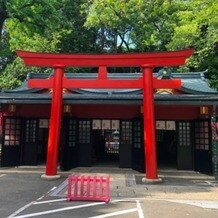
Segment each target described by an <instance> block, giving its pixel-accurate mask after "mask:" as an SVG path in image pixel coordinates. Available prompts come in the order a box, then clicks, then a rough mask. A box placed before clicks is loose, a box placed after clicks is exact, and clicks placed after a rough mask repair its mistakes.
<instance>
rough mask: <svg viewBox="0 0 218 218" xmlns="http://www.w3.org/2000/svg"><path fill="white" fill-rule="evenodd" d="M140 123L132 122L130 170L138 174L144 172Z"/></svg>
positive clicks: (138, 121) (140, 121)
mask: <svg viewBox="0 0 218 218" xmlns="http://www.w3.org/2000/svg"><path fill="white" fill-rule="evenodd" d="M142 123H143V122H142V120H139V119H137V120H133V142H132V168H133V169H134V170H137V171H139V172H145V157H144V156H145V154H144V144H143V126H142Z"/></svg>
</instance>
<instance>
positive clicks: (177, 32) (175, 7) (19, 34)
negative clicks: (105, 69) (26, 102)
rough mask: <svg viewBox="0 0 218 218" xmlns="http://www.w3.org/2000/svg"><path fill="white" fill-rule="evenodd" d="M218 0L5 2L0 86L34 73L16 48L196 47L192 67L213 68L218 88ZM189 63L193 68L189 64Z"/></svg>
mask: <svg viewBox="0 0 218 218" xmlns="http://www.w3.org/2000/svg"><path fill="white" fill-rule="evenodd" d="M217 31H218V3H217V1H214V0H204V1H201V0H189V1H184V0H0V33H1V34H0V72H1V75H0V86H1V87H5V88H10V87H15V86H17V85H19V84H20V82H21V81H22V80H23V79H24V78H25V76H26V73H27V72H28V71H34V72H47V71H49V69H37V68H26V67H25V66H24V65H23V64H22V62H21V60H20V59H18V58H16V53H15V51H16V50H17V49H21V50H31V51H39V52H62V53H120V52H141V51H165V50H175V49H184V48H187V47H194V48H195V54H194V55H193V57H192V58H191V59H190V60H189V61H188V63H187V66H186V67H183V68H180V69H178V71H181V72H184V71H186V72H187V70H191V71H197V70H206V69H208V73H207V77H208V78H210V79H211V84H212V85H213V86H215V87H218V75H217V67H218V66H217V63H218V60H217V59H218V54H217V53H218V51H217V50H218V32H217ZM187 67H188V68H187Z"/></svg>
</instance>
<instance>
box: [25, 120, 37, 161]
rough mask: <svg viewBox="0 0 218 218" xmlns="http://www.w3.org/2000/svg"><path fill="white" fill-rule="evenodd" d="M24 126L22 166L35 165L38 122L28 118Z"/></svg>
mask: <svg viewBox="0 0 218 218" xmlns="http://www.w3.org/2000/svg"><path fill="white" fill-rule="evenodd" d="M24 125H25V128H24V145H23V164H24V165H37V163H38V133H39V120H38V119H36V118H32V119H31V118H28V119H26V120H25V121H24Z"/></svg>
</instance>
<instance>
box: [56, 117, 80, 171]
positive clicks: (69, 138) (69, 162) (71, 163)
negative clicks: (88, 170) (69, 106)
mask: <svg viewBox="0 0 218 218" xmlns="http://www.w3.org/2000/svg"><path fill="white" fill-rule="evenodd" d="M60 155H61V158H60V167H61V169H62V170H70V169H72V168H74V167H77V166H78V125H77V120H76V119H74V118H68V117H65V118H63V124H62V134H61V151H60Z"/></svg>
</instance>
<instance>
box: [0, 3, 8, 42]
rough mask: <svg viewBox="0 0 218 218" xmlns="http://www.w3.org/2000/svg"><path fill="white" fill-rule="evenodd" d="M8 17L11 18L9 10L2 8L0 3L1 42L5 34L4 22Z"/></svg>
mask: <svg viewBox="0 0 218 218" xmlns="http://www.w3.org/2000/svg"><path fill="white" fill-rule="evenodd" d="M7 18H9V16H8V12H7V11H6V10H5V9H4V8H2V7H1V5H0V42H1V37H2V34H3V26H4V22H5V20H6V19H7Z"/></svg>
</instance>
